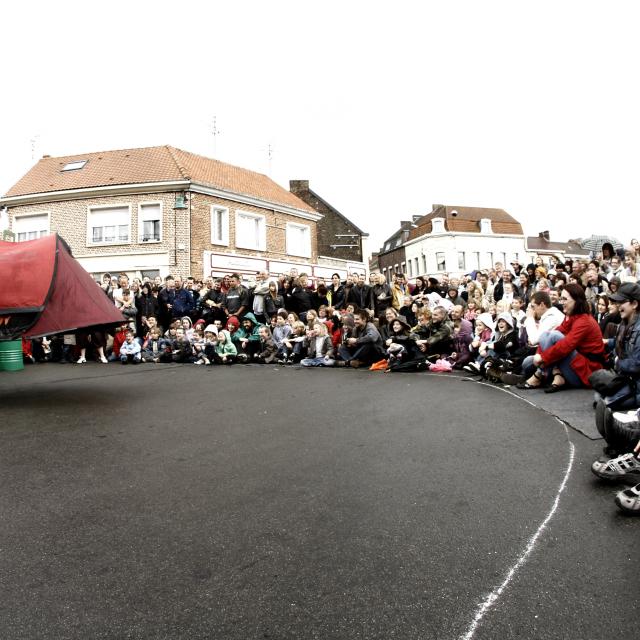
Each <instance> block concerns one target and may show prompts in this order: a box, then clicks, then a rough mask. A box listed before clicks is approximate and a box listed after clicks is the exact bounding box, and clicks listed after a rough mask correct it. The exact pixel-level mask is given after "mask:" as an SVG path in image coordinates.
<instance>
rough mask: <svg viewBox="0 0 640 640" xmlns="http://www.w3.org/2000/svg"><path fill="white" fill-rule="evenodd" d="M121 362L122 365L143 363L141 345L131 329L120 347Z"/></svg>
mask: <svg viewBox="0 0 640 640" xmlns="http://www.w3.org/2000/svg"><path fill="white" fill-rule="evenodd" d="M120 362H121V363H122V364H127V363H131V364H138V363H139V362H142V354H141V348H140V343H139V342H138V341H137V340H136V339H135V336H134V334H133V331H131V329H129V330H128V331H127V333H126V340H125V341H124V343H123V344H122V346H121V347H120Z"/></svg>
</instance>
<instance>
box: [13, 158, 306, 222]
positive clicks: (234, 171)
mask: <svg viewBox="0 0 640 640" xmlns="http://www.w3.org/2000/svg"><path fill="white" fill-rule="evenodd" d="M81 160H86V161H87V162H86V164H85V165H84V167H82V168H81V169H76V170H72V171H62V169H63V167H64V166H65V165H67V164H68V163H70V162H78V161H81ZM175 180H190V181H192V182H195V183H198V184H203V185H206V186H209V187H212V188H214V189H220V190H222V191H229V192H231V193H235V194H240V195H245V196H249V197H252V198H257V199H259V200H265V201H267V202H272V203H275V204H280V205H285V206H287V207H293V208H295V209H299V210H302V211H308V212H312V213H316V211H315V210H314V209H312V208H311V207H310V206H309V205H307V204H306V203H305V202H303V201H302V200H300V199H299V198H297V197H296V196H295V195H293V194H292V193H291V192H289V191H287V190H286V189H284V188H283V187H281V186H280V185H278V184H277V183H275V182H274V181H273V180H271V178H269V177H268V176H266V175H264V174H262V173H256V172H255V171H249V170H248V169H242V168H241V167H235V166H233V165H230V164H226V163H225V162H220V161H219V160H214V159H213V158H206V157H204V156H199V155H196V154H195V153H189V152H187V151H183V150H182V149H177V148H175V147H171V146H169V145H164V146H162V147H145V148H142V149H122V150H119V151H101V152H98V153H81V154H75V155H73V156H64V157H59V158H46V157H45V158H42V159H41V160H40V161H39V162H38V163H37V164H36V165H35V166H34V167H33V168H32V169H31V170H30V171H29V172H28V173H27V174H25V175H24V176H23V177H22V178H21V179H20V180H19V181H18V182H17V183H16V184H15V185H13V187H11V189H9V191H8V192H7V194H6V197H12V196H23V195H31V194H36V193H51V192H53V191H66V190H73V189H88V188H92V187H104V186H108V185H134V184H141V183H147V182H150V183H153V182H170V181H175Z"/></svg>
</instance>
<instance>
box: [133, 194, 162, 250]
mask: <svg viewBox="0 0 640 640" xmlns="http://www.w3.org/2000/svg"><path fill="white" fill-rule="evenodd" d="M151 206H159V207H160V239H159V240H143V238H144V233H143V232H144V223H145V222H148V221H149V220H150V219H151V218H149V219H147V220H145V218H144V217H143V214H142V210H143V207H151ZM163 214H164V212H163V208H162V201H159V200H152V201H149V202H140V203H138V243H139V244H157V243H158V242H162V226H163V224H162V223H163V218H164V215H163ZM153 219H154V220H155V218H153Z"/></svg>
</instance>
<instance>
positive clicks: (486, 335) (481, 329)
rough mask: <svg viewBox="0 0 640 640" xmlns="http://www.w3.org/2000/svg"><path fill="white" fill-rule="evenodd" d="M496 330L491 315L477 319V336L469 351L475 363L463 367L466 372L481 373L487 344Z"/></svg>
mask: <svg viewBox="0 0 640 640" xmlns="http://www.w3.org/2000/svg"><path fill="white" fill-rule="evenodd" d="M494 329H495V322H494V321H493V318H492V316H491V314H490V313H481V314H480V315H479V316H478V317H477V318H476V331H475V336H474V338H473V340H472V341H471V344H470V345H469V351H471V353H472V355H473V358H474V361H473V362H469V364H466V365H465V366H464V367H462V368H463V369H464V371H468V372H469V373H480V364H481V363H482V361H483V360H484V358H485V357H486V353H487V343H488V342H489V340H490V339H491V335H492V334H493V330H494Z"/></svg>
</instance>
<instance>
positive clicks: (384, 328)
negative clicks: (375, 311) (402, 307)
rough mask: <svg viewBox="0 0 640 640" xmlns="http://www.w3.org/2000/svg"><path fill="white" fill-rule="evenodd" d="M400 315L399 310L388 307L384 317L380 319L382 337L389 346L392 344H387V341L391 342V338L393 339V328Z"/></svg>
mask: <svg viewBox="0 0 640 640" xmlns="http://www.w3.org/2000/svg"><path fill="white" fill-rule="evenodd" d="M398 315H399V313H398V310H397V309H394V308H393V307H387V308H386V309H385V310H384V317H383V318H381V319H380V327H379V332H380V337H381V338H382V341H383V342H384V343H385V344H386V345H387V346H389V344H391V343H390V342H389V343H388V344H387V340H389V338H390V337H391V326H392V324H393V321H394V320H395V319H396V318H397V317H398Z"/></svg>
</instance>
